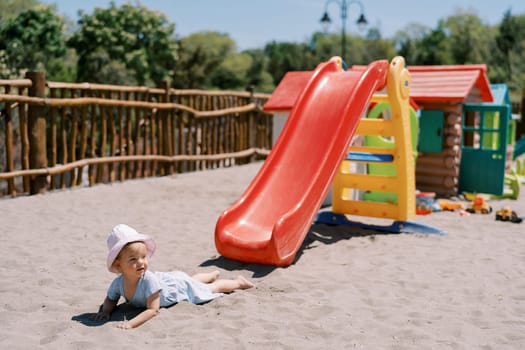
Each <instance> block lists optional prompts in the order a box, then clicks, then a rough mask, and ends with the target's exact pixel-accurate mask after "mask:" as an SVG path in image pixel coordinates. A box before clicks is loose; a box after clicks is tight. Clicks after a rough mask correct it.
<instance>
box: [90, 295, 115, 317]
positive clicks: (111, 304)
mask: <svg viewBox="0 0 525 350" xmlns="http://www.w3.org/2000/svg"><path fill="white" fill-rule="evenodd" d="M117 302H118V300H111V299H109V298H108V297H106V298H105V299H104V303H103V304H102V308H101V309H100V310H99V312H98V313H97V314H95V315H94V316H93V319H95V320H97V321H107V320H109V318H110V317H111V313H112V312H113V310H114V309H115V306H117Z"/></svg>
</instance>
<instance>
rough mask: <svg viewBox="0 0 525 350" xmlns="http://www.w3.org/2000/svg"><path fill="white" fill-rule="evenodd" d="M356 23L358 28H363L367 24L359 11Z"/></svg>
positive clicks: (363, 15)
mask: <svg viewBox="0 0 525 350" xmlns="http://www.w3.org/2000/svg"><path fill="white" fill-rule="evenodd" d="M356 23H357V27H358V28H359V30H363V29H365V28H366V26H367V25H368V21H367V20H366V18H365V14H364V13H361V15H360V16H359V18H358V19H357V22H356Z"/></svg>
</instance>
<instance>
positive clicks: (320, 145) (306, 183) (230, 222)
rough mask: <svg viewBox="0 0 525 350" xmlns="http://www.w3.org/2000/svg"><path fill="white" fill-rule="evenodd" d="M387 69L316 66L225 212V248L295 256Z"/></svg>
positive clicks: (256, 259)
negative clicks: (250, 177)
mask: <svg viewBox="0 0 525 350" xmlns="http://www.w3.org/2000/svg"><path fill="white" fill-rule="evenodd" d="M388 69H389V63H388V61H386V60H384V61H383V60H381V61H375V62H373V63H371V64H370V65H368V66H367V69H366V70H359V71H357V70H356V71H354V70H348V71H343V70H341V68H340V66H339V65H338V64H337V62H335V61H333V60H331V61H328V62H324V63H321V64H320V65H319V66H318V67H317V68H316V69H315V71H314V72H313V74H312V76H311V78H310V80H309V81H308V83H307V84H306V87H305V88H304V90H303V91H302V93H301V94H300V95H299V97H298V99H297V101H296V102H295V104H294V106H293V108H292V110H291V112H290V115H289V117H288V120H287V122H286V124H285V125H284V127H283V130H282V132H281V134H280V136H279V138H278V140H277V142H276V143H275V145H274V147H273V149H272V152H271V153H270V154H269V155H268V158H267V159H266V160H265V162H264V164H263V165H262V167H261V169H260V170H259V172H258V174H257V175H256V176H255V178H254V179H253V180H252V182H251V184H250V185H249V186H248V188H247V189H246V190H245V192H244V193H243V195H242V196H241V197H240V198H239V199H238V200H237V202H235V203H234V204H233V205H232V206H231V207H230V208H228V209H226V210H225V211H224V212H223V213H222V214H221V216H220V217H219V219H218V221H217V224H216V227H215V245H216V247H217V250H218V252H219V253H220V254H221V255H223V256H224V257H226V258H230V259H234V260H239V261H243V262H249V263H261V264H268V265H276V266H288V265H290V264H291V263H292V262H293V260H294V257H295V255H296V253H297V251H298V249H299V248H300V247H301V244H302V242H303V240H304V238H305V236H306V234H307V233H308V230H309V228H310V226H311V224H312V222H313V220H314V218H315V216H316V214H317V211H318V210H319V208H320V206H321V204H322V202H323V199H324V198H325V196H326V194H327V192H328V190H329V187H330V184H331V182H332V179H333V177H334V175H335V173H336V170H337V168H338V167H339V165H340V163H341V161H342V160H343V158H344V157H345V156H346V154H347V150H348V145H349V143H350V140H351V138H352V136H353V135H354V133H355V130H356V128H357V125H358V123H359V119H360V118H361V116H362V115H363V113H364V112H365V110H366V108H367V105H368V102H369V101H370V99H371V97H372V95H373V94H374V92H376V91H379V90H382V89H383V88H384V86H385V84H386V76H387V73H388Z"/></svg>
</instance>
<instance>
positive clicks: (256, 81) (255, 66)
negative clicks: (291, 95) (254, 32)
mask: <svg viewBox="0 0 525 350" xmlns="http://www.w3.org/2000/svg"><path fill="white" fill-rule="evenodd" d="M244 53H246V54H248V55H250V56H251V58H252V64H251V66H250V68H249V69H248V72H247V73H246V75H247V79H248V85H249V86H252V87H253V88H254V89H255V90H256V91H261V92H271V91H273V89H275V84H274V82H273V78H272V76H271V75H270V73H268V71H267V70H266V67H267V66H268V58H267V57H266V56H265V55H264V51H263V50H262V49H256V50H247V51H244Z"/></svg>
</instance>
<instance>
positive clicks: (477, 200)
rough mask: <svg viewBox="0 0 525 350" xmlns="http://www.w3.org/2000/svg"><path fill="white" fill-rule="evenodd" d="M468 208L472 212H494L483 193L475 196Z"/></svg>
mask: <svg viewBox="0 0 525 350" xmlns="http://www.w3.org/2000/svg"><path fill="white" fill-rule="evenodd" d="M466 210H467V211H468V212H469V213H472V214H475V213H481V214H490V213H491V212H492V207H491V206H490V205H489V204H488V203H487V201H486V200H485V198H484V197H483V196H482V195H480V194H478V195H476V196H475V197H474V200H473V201H472V203H471V204H470V207H469V208H467V209H466Z"/></svg>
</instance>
